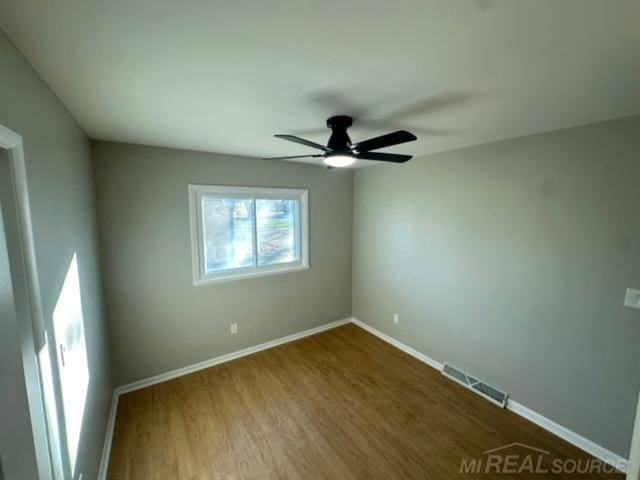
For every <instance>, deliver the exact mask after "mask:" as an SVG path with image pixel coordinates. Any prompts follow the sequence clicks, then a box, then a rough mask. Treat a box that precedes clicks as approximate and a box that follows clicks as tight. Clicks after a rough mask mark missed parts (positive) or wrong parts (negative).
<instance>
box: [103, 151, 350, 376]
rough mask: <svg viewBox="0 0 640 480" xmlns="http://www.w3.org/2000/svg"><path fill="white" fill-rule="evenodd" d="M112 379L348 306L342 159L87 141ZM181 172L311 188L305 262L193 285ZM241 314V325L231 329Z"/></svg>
mask: <svg viewBox="0 0 640 480" xmlns="http://www.w3.org/2000/svg"><path fill="white" fill-rule="evenodd" d="M92 146H93V149H92V152H93V160H94V169H95V179H96V187H97V192H98V207H99V208H98V211H99V218H100V234H101V245H102V249H103V259H104V273H105V279H104V285H105V295H106V299H107V306H108V315H109V324H110V329H111V338H112V340H113V354H114V360H115V372H116V375H117V383H118V384H119V385H122V384H125V383H128V382H132V381H135V380H139V379H143V378H146V377H149V376H151V375H155V374H159V373H163V372H166V371H169V370H172V369H176V368H179V367H183V366H186V365H190V364H193V363H195V362H199V361H202V360H206V359H209V358H212V357H215V356H218V355H222V354H225V353H228V352H233V351H235V350H238V349H241V348H244V347H249V346H252V345H255V344H258V343H260V342H264V341H267V340H272V339H275V338H278V337H282V336H284V335H288V334H291V333H294V332H299V331H302V330H305V329H308V328H311V327H314V326H318V325H321V324H323V323H327V322H330V321H333V320H338V319H341V318H344V317H348V316H350V315H351V246H352V238H351V231H352V220H351V218H352V184H353V176H352V173H351V172H350V171H340V170H330V171H327V170H325V169H323V168H321V167H318V166H312V165H303V164H299V163H283V162H275V161H274V162H267V161H263V160H257V159H248V158H242V157H233V156H223V155H213V154H205V153H197V152H189V151H180V150H171V149H163V148H154V147H143V146H136V145H125V144H117V143H108V142H93V143H92ZM189 183H201V184H214V185H216V184H219V185H249V186H269V187H271V186H275V187H301V188H308V189H309V190H310V193H309V202H310V213H311V215H310V262H311V268H310V269H309V270H308V271H303V272H295V273H286V274H281V275H275V276H270V277H265V278H255V279H245V280H239V281H234V282H226V283H217V284H212V285H206V286H199V287H195V286H194V285H193V283H192V273H191V244H190V231H189V208H188V196H187V185H188V184H189ZM234 322H237V323H238V324H239V333H238V334H236V335H233V336H231V335H229V324H230V323H234Z"/></svg>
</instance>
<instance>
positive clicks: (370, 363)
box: [109, 325, 624, 480]
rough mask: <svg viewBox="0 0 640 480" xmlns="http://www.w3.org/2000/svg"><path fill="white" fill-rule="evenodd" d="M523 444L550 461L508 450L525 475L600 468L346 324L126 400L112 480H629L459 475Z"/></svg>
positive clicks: (122, 402) (522, 449) (523, 451)
mask: <svg viewBox="0 0 640 480" xmlns="http://www.w3.org/2000/svg"><path fill="white" fill-rule="evenodd" d="M514 442H517V443H522V444H525V445H529V446H531V447H535V448H537V449H540V450H544V451H547V452H549V453H538V452H536V451H534V450H528V449H526V448H525V447H522V446H517V445H516V446H512V447H509V448H506V449H504V450H501V451H500V452H499V453H504V454H509V455H520V459H519V461H518V466H517V468H523V463H524V462H525V461H526V455H527V454H530V455H531V458H532V460H533V461H534V462H536V463H537V462H538V461H541V462H542V464H541V466H542V468H545V469H548V470H552V469H553V467H554V463H553V462H554V461H555V462H561V463H562V462H567V461H568V463H566V466H567V467H568V468H569V469H571V468H574V466H576V465H587V463H586V462H587V461H591V462H592V461H594V459H593V458H592V457H590V456H589V455H587V454H586V453H584V452H582V451H580V450H578V449H577V448H575V447H573V446H571V445H570V444H568V443H566V442H564V441H563V440H561V439H559V438H557V437H555V436H553V435H552V434H550V433H548V432H546V431H544V430H542V429H541V428H539V427H537V426H536V425H534V424H532V423H530V422H528V421H527V420H524V419H523V418H521V417H519V416H517V415H516V414H514V413H512V412H509V411H506V410H501V409H500V408H498V407H496V406H494V405H492V404H491V403H489V402H487V401H486V400H484V399H482V398H480V397H478V396H477V395H475V394H473V393H472V392H470V391H468V390H466V389H465V388H463V387H461V386H459V385H457V384H456V383H454V382H452V381H451V380H449V379H447V378H446V377H444V376H442V375H441V374H440V373H439V372H437V371H435V370H433V369H432V368H430V367H428V366H427V365H425V364H423V363H421V362H419V361H418V360H416V359H414V358H412V357H410V356H408V355H406V354H405V353H403V352H401V351H400V350H397V349H395V348H394V347H392V346H390V345H388V344H386V343H384V342H383V341H381V340H379V339H378V338H376V337H374V336H373V335H371V334H369V333H367V332H365V331H364V330H362V329H360V328H359V327H357V326H355V325H346V326H342V327H339V328H335V329H333V330H329V331H327V332H324V333H320V334H318V335H314V336H312V337H307V338H305V339H302V340H299V341H296V342H293V343H289V344H286V345H282V346H279V347H276V348H273V349H270V350H266V351H263V352H260V353H257V354H255V355H251V356H249V357H244V358H241V359H238V360H234V361H232V362H229V363H225V364H222V365H218V366H215V367H212V368H209V369H206V370H202V371H200V372H196V373H193V374H191V375H188V376H184V377H181V378H177V379H175V380H171V381H168V382H165V383H162V384H159V385H155V386H152V387H148V388H146V389H143V390H139V391H136V392H132V393H129V394H125V395H123V396H121V397H120V402H119V405H118V412H117V418H116V428H115V435H114V440H113V447H112V451H111V452H112V453H111V459H110V467H109V479H110V480H205V479H206V480H209V479H332V480H335V479H394V480H395V479H421V480H429V479H434V480H435V479H459V478H469V479H472V478H498V479H505V480H506V479H511V478H513V479H531V478H584V479H600V478H611V479H613V478H619V479H623V478H624V476H623V475H621V474H602V475H600V474H597V473H591V474H575V473H574V474H554V473H548V474H544V473H542V474H531V473H527V472H531V469H532V468H535V466H534V465H529V464H527V465H526V468H525V469H524V473H520V474H510V473H500V474H496V473H495V470H494V469H493V468H492V470H491V473H480V474H464V473H461V471H460V468H461V462H462V460H463V459H469V460H471V459H479V460H480V461H484V463H481V464H480V465H481V472H486V470H485V468H486V462H487V460H488V454H487V455H485V454H483V452H485V451H487V450H490V449H495V448H498V447H501V446H504V445H509V444H512V443H514ZM497 453H498V452H496V453H494V454H497ZM538 455H539V457H538ZM539 459H540V460H539ZM574 460H575V461H577V460H579V462H580V463H579V464H577V463H576V462H574ZM592 472H593V470H592Z"/></svg>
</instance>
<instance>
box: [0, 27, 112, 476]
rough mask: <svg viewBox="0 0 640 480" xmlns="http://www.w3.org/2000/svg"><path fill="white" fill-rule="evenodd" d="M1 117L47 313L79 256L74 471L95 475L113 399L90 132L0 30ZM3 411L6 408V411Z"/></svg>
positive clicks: (46, 316)
mask: <svg viewBox="0 0 640 480" xmlns="http://www.w3.org/2000/svg"><path fill="white" fill-rule="evenodd" d="M0 71H1V72H2V74H0V124H2V125H4V126H6V127H7V128H10V129H12V130H13V131H15V132H17V133H18V134H20V135H22V137H23V142H24V150H25V158H26V163H27V177H28V182H29V192H30V202H31V207H32V212H31V214H32V220H33V228H34V240H35V244H36V252H37V263H38V273H39V279H40V289H41V294H42V299H41V300H42V305H43V311H44V315H45V321H46V322H47V323H48V325H49V326H50V322H51V316H52V312H53V309H54V307H55V305H56V301H57V299H58V295H59V293H60V289H61V287H62V285H63V282H64V279H65V275H66V273H67V270H68V268H69V263H70V261H71V259H72V257H73V255H74V253H75V254H77V257H78V267H79V275H80V282H81V289H82V308H83V314H84V320H85V336H86V343H87V351H88V356H89V358H88V361H89V373H90V381H89V390H88V396H87V402H86V410H85V412H84V424H83V428H82V436H81V440H80V450H79V455H78V456H79V461H78V465H77V467H76V472H78V473H79V472H84V478H86V479H89V478H96V476H97V470H98V465H99V462H100V455H101V452H102V445H103V441H104V432H105V425H106V417H107V414H108V409H109V403H110V399H111V390H112V383H111V375H110V368H109V359H108V355H107V344H106V340H107V336H106V331H105V322H104V317H103V312H102V299H101V293H100V282H99V274H98V259H97V248H96V238H97V237H96V234H95V231H96V229H95V221H94V203H93V198H94V195H93V189H92V176H91V163H90V160H89V153H90V151H89V143H88V140H87V137H86V136H85V134H84V133H83V132H82V130H81V129H80V128H79V127H78V125H77V124H76V123H75V121H74V120H73V119H72V117H71V116H70V115H69V114H68V112H67V111H66V110H65V109H64V107H63V106H62V104H61V103H60V101H59V100H58V99H57V98H56V97H55V95H53V93H52V92H51V91H50V90H49V89H48V88H47V86H46V85H45V84H44V83H43V82H42V80H41V79H40V78H39V76H38V75H37V74H36V73H35V72H34V71H33V69H32V68H31V67H30V66H29V64H28V63H27V61H26V60H25V59H24V57H23V56H22V55H21V54H20V53H19V52H18V51H17V49H16V48H15V47H14V45H13V44H12V43H11V41H10V40H9V39H8V37H7V36H6V35H5V34H4V32H2V30H0ZM6 414H7V413H6V412H3V415H6Z"/></svg>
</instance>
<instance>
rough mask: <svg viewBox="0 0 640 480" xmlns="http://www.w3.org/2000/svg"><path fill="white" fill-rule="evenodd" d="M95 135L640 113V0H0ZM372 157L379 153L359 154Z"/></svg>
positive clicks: (238, 146)
mask: <svg viewBox="0 0 640 480" xmlns="http://www.w3.org/2000/svg"><path fill="white" fill-rule="evenodd" d="M0 19H1V20H0V21H1V22H2V27H3V28H4V29H5V30H6V31H7V32H8V33H9V35H10V36H11V37H12V38H13V40H14V41H15V43H16V44H17V45H18V47H19V48H20V49H21V50H22V51H23V52H24V54H25V55H26V56H27V58H28V59H29V60H30V61H31V62H32V64H33V65H34V66H35V68H36V70H37V71H38V72H39V73H40V75H41V76H42V77H43V78H44V79H45V81H46V82H47V83H48V84H49V85H50V86H51V88H52V89H53V90H54V91H55V92H56V94H57V95H58V96H59V97H60V98H61V100H62V101H63V102H64V104H65V105H66V106H67V108H68V109H69V110H70V111H71V113H72V114H73V115H74V116H75V118H76V119H77V120H78V122H79V123H80V125H81V126H82V127H83V128H84V129H85V131H86V132H87V133H88V134H89V136H91V137H92V138H97V139H104V140H115V141H122V142H133V143H141V144H151V145H160V146H168V147H177V148H187V149H194V150H203V151H211V152H221V153H231V154H240V155H249V156H256V157H261V156H271V155H295V154H298V153H299V154H302V153H306V152H309V153H312V152H313V150H310V149H307V148H306V147H304V146H301V145H295V144H289V143H287V142H284V141H282V140H277V139H274V138H273V137H272V135H273V134H274V133H294V134H296V133H297V134H302V133H304V136H306V137H307V138H309V139H311V140H314V141H317V142H320V143H325V142H326V140H327V136H328V133H329V131H328V130H326V129H324V123H325V119H326V118H327V117H328V116H330V115H331V114H339V113H344V114H353V115H355V116H357V117H359V118H361V119H362V121H363V122H366V128H365V127H363V126H362V124H360V126H359V127H358V124H357V123H356V126H355V127H354V128H353V129H351V130H350V133H351V137H352V139H353V140H354V141H356V140H360V139H363V138H365V137H369V136H373V135H377V134H381V133H385V132H387V131H390V130H393V129H398V128H406V129H408V130H411V131H413V132H414V133H416V134H417V135H418V137H419V140H418V141H417V142H413V143H411V144H407V145H404V146H400V147H396V148H394V149H390V151H396V152H403V153H410V154H414V155H418V154H425V153H431V152H437V151H442V150H447V149H452V148H456V147H461V146H466V145H473V144H478V143H484V142H487V141H491V140H497V139H504V138H510V137H515V136H519V135H525V134H531V133H537V132H541V131H548V130H553V129H557V128H562V127H567V126H573V125H578V124H585V123H591V122H595V121H599V120H604V119H609V118H615V117H621V116H626V115H631V114H637V113H640V2H639V1H638V0H615V1H613V0H430V1H426V0H413V1H411V0H349V1H344V0H324V1H312V0H218V1H215V0H213V1H212V0H181V1H176V0H56V1H51V0H0ZM359 163H366V162H359Z"/></svg>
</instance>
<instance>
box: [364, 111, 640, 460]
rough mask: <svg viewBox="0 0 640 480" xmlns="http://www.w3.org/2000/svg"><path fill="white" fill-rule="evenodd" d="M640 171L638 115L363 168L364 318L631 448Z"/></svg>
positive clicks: (613, 445) (574, 425)
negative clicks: (627, 296)
mask: <svg viewBox="0 0 640 480" xmlns="http://www.w3.org/2000/svg"><path fill="white" fill-rule="evenodd" d="M639 182H640V117H635V118H630V119H625V120H619V121H612V122H606V123H601V124H596V125H592V126H587V127H581V128H575V129H568V130H562V131H556V132H553V133H547V134H542V135H535V136H530V137H522V138H518V139H514V140H508V141H502V142H497V143H491V144H486V145H481V146H476V147H470V148H465V149H460V150H456V151H450V152H446V153H442V154H436V155H431V156H427V157H422V158H417V159H414V160H413V161H411V162H409V163H408V164H406V165H404V166H396V165H392V166H381V167H375V168H370V169H363V170H358V171H357V172H356V174H355V180H354V222H355V223H354V264H353V314H354V316H355V317H356V318H359V319H360V320H362V321H365V322H367V323H369V324H371V325H373V326H374V327H376V328H378V329H380V330H382V331H383V332H385V333H387V334H389V335H391V336H393V337H395V338H397V339H399V340H400V341H402V342H404V343H406V344H408V345H410V346H412V347H414V348H416V349H418V350H419V351H421V352H423V353H425V354H426V355H428V356H430V357H432V358H434V359H436V360H439V361H441V362H443V361H447V362H451V363H452V364H454V365H457V366H458V367H460V368H462V369H465V370H467V371H468V372H470V373H473V374H475V375H476V376H478V377H480V378H481V379H484V380H485V381H487V382H489V383H490V384H493V385H495V386H497V387H499V388H501V389H503V390H505V391H507V392H508V393H510V394H511V395H512V397H513V398H514V399H515V400H517V401H519V402H521V403H524V404H525V405H526V406H528V407H530V408H532V409H533V410H535V411H537V412H539V413H541V414H543V415H545V416H547V417H548V418H551V419H552V420H555V421H556V422H558V423H560V424H561V425H564V426H566V427H568V428H570V429H572V430H574V431H576V432H578V433H580V434H582V435H584V436H585V437H587V438H589V439H591V440H593V441H595V442H597V443H599V444H601V445H603V446H604V447H607V448H609V449H610V450H612V451H614V452H616V453H618V454H621V455H624V456H627V455H628V453H629V443H630V439H631V431H632V426H633V418H634V412H635V406H636V402H637V399H638V396H637V395H638V387H639V386H640V369H639V368H638V365H640V348H639V346H638V345H639V344H640V310H634V309H630V308H625V307H623V298H624V293H625V288H626V287H635V288H640V222H639V221H638V208H639V207H638V206H639V205H640V185H639ZM394 312H398V313H399V314H400V323H399V324H398V325H395V324H393V323H392V314H393V313H394Z"/></svg>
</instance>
